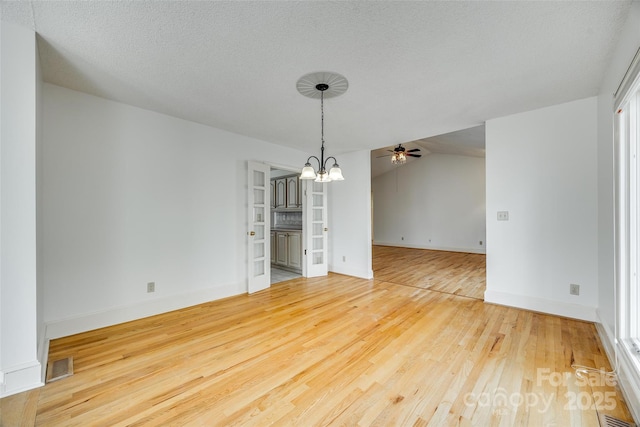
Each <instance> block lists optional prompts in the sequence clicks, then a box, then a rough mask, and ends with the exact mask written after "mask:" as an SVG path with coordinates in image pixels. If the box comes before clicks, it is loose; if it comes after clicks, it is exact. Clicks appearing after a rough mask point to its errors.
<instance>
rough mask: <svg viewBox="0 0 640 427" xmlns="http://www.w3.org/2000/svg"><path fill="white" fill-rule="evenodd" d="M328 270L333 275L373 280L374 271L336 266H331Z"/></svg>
mask: <svg viewBox="0 0 640 427" xmlns="http://www.w3.org/2000/svg"><path fill="white" fill-rule="evenodd" d="M328 269H329V271H330V272H332V273H338V274H344V275H345V276H352V277H358V278H360V279H367V280H370V279H373V270H369V271H367V270H362V269H359V268H358V269H356V268H348V267H336V265H335V264H330V265H329V266H328Z"/></svg>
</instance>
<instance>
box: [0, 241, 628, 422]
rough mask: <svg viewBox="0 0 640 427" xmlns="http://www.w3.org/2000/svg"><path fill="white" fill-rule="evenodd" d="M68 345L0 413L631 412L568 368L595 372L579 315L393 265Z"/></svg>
mask: <svg viewBox="0 0 640 427" xmlns="http://www.w3.org/2000/svg"><path fill="white" fill-rule="evenodd" d="M378 249H379V248H376V249H375V252H376V253H377V254H379V251H378ZM379 259H380V258H376V260H379ZM398 267H402V266H398ZM376 269H377V268H376ZM398 271H399V274H401V272H402V268H398ZM443 274H444V273H443ZM445 276H446V274H445ZM66 356H73V358H74V365H75V366H74V368H75V374H74V375H73V376H72V377H69V378H66V379H63V380H60V381H57V382H53V383H50V384H47V385H46V386H44V387H42V388H40V389H38V390H34V391H31V392H29V393H22V394H20V395H16V396H11V397H8V398H5V399H2V400H1V401H0V403H1V404H2V411H3V412H2V413H3V414H7V417H5V418H3V419H4V420H5V422H6V423H5V424H4V425H7V426H9V425H19V424H12V422H16V421H15V420H22V421H23V422H24V424H22V425H33V424H34V421H33V418H32V417H33V416H31V418H29V417H30V416H29V411H31V413H32V414H34V415H35V424H36V425H42V426H125V425H131V426H173V425H176V426H183V425H188V426H212V425H220V426H223V425H224V426H227V425H254V426H265V425H269V424H274V425H291V426H324V425H336V426H338V425H344V426H355V425H365V426H366V425H377V426H400V425H403V426H427V425H430V426H471V425H476V426H535V427H537V426H543V425H549V426H552V425H555V426H594V427H595V426H598V425H599V424H598V420H597V414H598V412H599V411H600V412H603V411H604V408H605V407H610V408H609V411H608V412H609V413H611V414H612V415H615V416H618V417H619V418H622V419H626V420H631V418H630V415H629V412H628V410H627V408H626V406H625V403H624V402H623V400H622V396H621V393H620V392H619V391H618V390H617V389H616V388H615V387H612V386H607V385H603V386H600V385H599V384H598V383H599V382H604V381H603V380H602V379H598V378H599V377H597V378H595V377H594V378H591V381H590V382H591V385H588V384H584V383H583V382H582V381H581V380H579V379H577V378H576V376H575V373H574V371H573V369H572V368H571V365H572V364H573V363H578V364H582V365H587V366H591V367H604V368H605V369H609V367H610V366H609V363H608V361H607V359H606V357H605V355H604V353H603V350H602V346H601V345H600V343H599V341H598V338H597V336H596V332H595V328H594V325H593V324H591V323H588V322H581V321H575V320H570V319H565V318H560V317H556V316H549V315H543V314H539V313H533V312H529V311H523V310H517V309H512V308H507V307H501V306H496V305H491V304H485V303H483V302H482V301H480V300H478V299H475V298H469V297H461V296H458V295H454V294H450V293H446V292H442V291H437V292H435V291H432V290H429V289H422V288H419V287H415V286H414V285H407V284H403V283H402V280H399V279H397V278H393V277H391V276H387V279H386V280H385V281H383V280H379V279H376V280H371V281H369V280H362V279H357V278H352V277H347V276H341V275H336V274H330V275H329V276H328V277H323V278H315V279H296V280H292V281H287V282H282V283H279V284H276V285H274V286H272V287H271V288H270V289H268V290H265V291H261V292H258V293H256V294H253V295H242V296H237V297H232V298H227V299H224V300H220V301H214V302H210V303H206V304H201V305H198V306H194V307H190V308H186V309H183V310H178V311H175V312H171V313H166V314H162V315H159V316H154V317H150V318H146V319H141V320H137V321H134V322H129V323H126V324H122V325H116V326H112V327H109V328H104V329H100V330H96V331H92V332H87V333H84V334H79V335H75V336H71V337H66V338H62V339H58V340H55V341H52V342H51V347H50V359H51V360H56V359H59V358H61V357H66ZM606 393H608V394H606ZM601 398H602V400H600V399H601ZM605 399H606V400H605ZM25 402H26V403H27V404H25ZM29 402H31V404H28V403H29ZM19 405H23V406H19ZM34 406H35V408H34ZM22 408H26V409H22ZM29 408H31V409H29ZM22 410H25V411H26V412H24V413H21V411H22ZM16 414H17V415H16ZM11 417H13V418H11ZM7 420H8V421H7ZM11 420H14V421H11Z"/></svg>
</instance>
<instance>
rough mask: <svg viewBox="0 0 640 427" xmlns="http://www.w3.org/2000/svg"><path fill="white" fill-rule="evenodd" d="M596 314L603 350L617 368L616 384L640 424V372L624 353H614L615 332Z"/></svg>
mask: <svg viewBox="0 0 640 427" xmlns="http://www.w3.org/2000/svg"><path fill="white" fill-rule="evenodd" d="M597 316H598V320H597V321H596V322H595V323H596V330H597V331H598V336H599V337H600V341H601V342H602V345H603V346H604V351H605V352H606V353H607V357H608V358H609V362H610V363H611V365H612V366H613V367H614V369H617V372H618V384H619V385H620V389H621V390H622V394H623V396H624V399H625V401H626V403H627V406H628V407H629V411H630V412H631V415H632V416H633V419H634V421H635V423H636V425H640V374H639V373H638V372H636V371H635V370H634V369H633V367H632V365H631V364H630V363H629V362H630V361H629V360H627V358H626V357H625V355H624V354H618V355H616V350H615V349H616V346H617V345H618V344H617V339H616V338H615V334H614V333H613V331H612V330H611V328H609V326H608V324H607V323H606V322H604V321H603V319H602V317H601V316H600V312H599V311H598V312H597ZM621 353H622V352H621Z"/></svg>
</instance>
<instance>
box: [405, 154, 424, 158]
mask: <svg viewBox="0 0 640 427" xmlns="http://www.w3.org/2000/svg"><path fill="white" fill-rule="evenodd" d="M407 156H411V157H422V154H407Z"/></svg>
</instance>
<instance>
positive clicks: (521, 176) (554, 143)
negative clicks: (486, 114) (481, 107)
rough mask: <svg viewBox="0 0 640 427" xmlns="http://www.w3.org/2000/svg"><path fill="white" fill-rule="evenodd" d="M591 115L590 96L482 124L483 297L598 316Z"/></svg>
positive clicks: (593, 124)
mask: <svg viewBox="0 0 640 427" xmlns="http://www.w3.org/2000/svg"><path fill="white" fill-rule="evenodd" d="M596 118H597V104H596V98H588V99H583V100H578V101H574V102H569V103H566V104H561V105H555V106H552V107H548V108H543V109H539V110H535V111H529V112H526V113H522V114H516V115H513V116H508V117H503V118H499V119H495V120H490V121H488V122H487V124H486V144H487V145H486V150H487V151H486V153H487V154H486V161H487V164H486V168H487V181H486V182H487V242H488V244H487V291H486V293H485V301H487V302H495V303H499V304H506V305H511V306H516V307H522V308H527V309H532V310H537V311H543V312H547V313H553V314H559V315H564V316H568V317H575V318H581V319H586V320H595V309H596V306H597V304H598V282H597V277H598V250H597V248H598V247H597V239H598V215H597V214H598V205H597V189H598V183H597V174H598V170H597V147H596V139H597V126H596ZM498 211H508V212H509V221H497V219H496V215H497V212H498ZM571 283H574V284H579V285H580V295H579V296H573V295H570V294H569V284H571Z"/></svg>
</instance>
